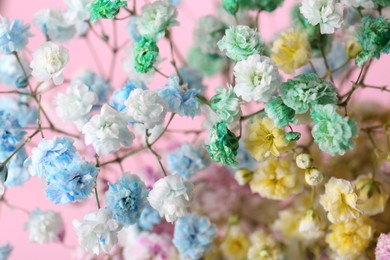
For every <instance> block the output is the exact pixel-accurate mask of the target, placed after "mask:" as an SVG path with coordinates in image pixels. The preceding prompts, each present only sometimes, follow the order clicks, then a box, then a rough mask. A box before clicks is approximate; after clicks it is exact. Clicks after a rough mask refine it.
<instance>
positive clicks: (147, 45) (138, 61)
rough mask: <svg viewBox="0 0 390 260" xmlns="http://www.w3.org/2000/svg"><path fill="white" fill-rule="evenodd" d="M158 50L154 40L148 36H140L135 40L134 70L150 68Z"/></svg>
mask: <svg viewBox="0 0 390 260" xmlns="http://www.w3.org/2000/svg"><path fill="white" fill-rule="evenodd" d="M158 51H159V50H158V47H157V45H156V42H155V41H153V40H152V39H150V38H146V37H142V38H141V39H140V40H139V41H137V42H136V43H135V46H134V59H135V70H136V71H137V72H139V73H146V72H148V71H150V70H152V69H153V65H154V62H155V61H156V58H157V56H158Z"/></svg>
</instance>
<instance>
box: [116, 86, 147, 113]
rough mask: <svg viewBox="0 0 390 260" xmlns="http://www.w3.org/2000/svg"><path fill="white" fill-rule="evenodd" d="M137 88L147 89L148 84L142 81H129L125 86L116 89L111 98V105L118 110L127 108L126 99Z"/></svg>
mask: <svg viewBox="0 0 390 260" xmlns="http://www.w3.org/2000/svg"><path fill="white" fill-rule="evenodd" d="M137 88H140V89H146V86H145V84H144V83H143V82H142V81H140V82H137V81H128V82H127V83H126V84H125V86H124V87H122V88H120V89H116V90H115V91H114V93H113V94H112V97H111V99H110V105H111V106H112V107H114V108H115V109H116V111H118V112H121V111H123V110H124V109H125V108H126V106H125V101H126V100H127V99H128V98H129V96H130V93H131V92H132V91H133V90H134V89H137Z"/></svg>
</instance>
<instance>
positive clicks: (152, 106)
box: [124, 88, 168, 129]
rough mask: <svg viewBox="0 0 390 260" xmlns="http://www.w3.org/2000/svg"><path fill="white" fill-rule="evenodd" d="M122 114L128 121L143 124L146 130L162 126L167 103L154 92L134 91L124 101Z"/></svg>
mask: <svg viewBox="0 0 390 260" xmlns="http://www.w3.org/2000/svg"><path fill="white" fill-rule="evenodd" d="M124 104H125V106H126V108H125V110H124V113H125V114H126V115H127V116H128V117H129V121H136V122H139V123H142V124H144V126H145V127H146V128H147V129H150V128H153V127H155V126H156V125H159V124H162V123H163V122H164V119H165V115H166V114H167V109H168V108H167V103H166V102H165V101H164V99H162V98H161V97H160V96H159V95H158V94H157V93H156V92H153V91H151V90H144V89H139V88H138V89H134V90H133V91H132V92H131V94H130V96H129V97H128V99H127V100H126V101H125V103H124Z"/></svg>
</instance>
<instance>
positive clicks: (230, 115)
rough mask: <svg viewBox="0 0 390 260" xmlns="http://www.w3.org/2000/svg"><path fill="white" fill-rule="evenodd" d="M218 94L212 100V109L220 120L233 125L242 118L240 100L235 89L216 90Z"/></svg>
mask: <svg viewBox="0 0 390 260" xmlns="http://www.w3.org/2000/svg"><path fill="white" fill-rule="evenodd" d="M215 90H216V92H217V94H216V95H215V96H213V97H212V98H211V100H210V107H211V109H212V110H214V111H215V113H217V114H218V116H219V118H220V119H221V120H222V121H224V122H226V123H228V124H229V123H232V122H233V121H235V120H237V119H238V117H240V116H241V109H240V99H239V98H238V97H237V96H236V95H235V93H234V91H233V88H232V87H230V86H229V87H228V89H225V88H216V89H215Z"/></svg>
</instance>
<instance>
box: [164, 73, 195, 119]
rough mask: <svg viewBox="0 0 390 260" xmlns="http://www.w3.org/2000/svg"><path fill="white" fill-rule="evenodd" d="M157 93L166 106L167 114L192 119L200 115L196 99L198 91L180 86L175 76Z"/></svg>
mask: <svg viewBox="0 0 390 260" xmlns="http://www.w3.org/2000/svg"><path fill="white" fill-rule="evenodd" d="M157 93H158V95H159V96H160V97H161V98H163V99H164V100H165V102H166V103H167V104H168V111H169V112H172V113H178V114H179V115H181V116H190V117H192V118H194V117H195V116H196V115H199V114H200V104H199V102H198V99H197V96H198V94H199V91H197V90H196V89H187V88H186V86H185V85H180V80H179V78H178V77H177V76H172V77H170V78H169V81H168V83H167V84H166V85H165V86H164V88H162V89H160V90H159V91H158V92H157Z"/></svg>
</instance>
